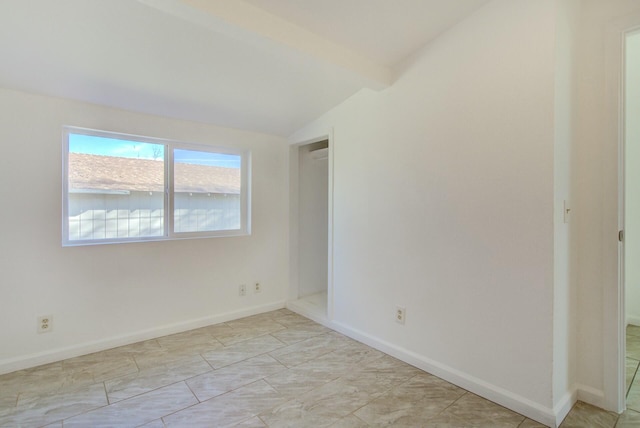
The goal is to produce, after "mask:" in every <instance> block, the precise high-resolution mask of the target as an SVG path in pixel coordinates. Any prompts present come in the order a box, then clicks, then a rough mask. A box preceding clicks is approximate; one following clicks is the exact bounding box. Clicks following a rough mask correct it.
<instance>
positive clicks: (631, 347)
mask: <svg viewBox="0 0 640 428" xmlns="http://www.w3.org/2000/svg"><path fill="white" fill-rule="evenodd" d="M627 358H633V359H634V360H640V336H630V335H627Z"/></svg>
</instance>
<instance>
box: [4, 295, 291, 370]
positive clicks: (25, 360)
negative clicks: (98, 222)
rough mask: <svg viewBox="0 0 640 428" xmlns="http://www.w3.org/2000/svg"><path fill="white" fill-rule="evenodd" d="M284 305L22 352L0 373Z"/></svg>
mask: <svg viewBox="0 0 640 428" xmlns="http://www.w3.org/2000/svg"><path fill="white" fill-rule="evenodd" d="M284 307H285V302H284V301H281V302H275V303H269V304H266V305H260V306H252V307H249V308H245V309H240V310H237V311H231V312H226V313H223V314H219V315H212V316H208V317H203V318H196V319H192V320H188V321H181V322H178V323H174V324H168V325H163V326H160V327H154V328H151V329H147V330H141V331H137V332H133V333H130V334H125V335H121V336H115V337H110V338H107V339H101V340H96V341H91V342H86V343H81V344H78V345H73V346H69V347H65V348H58V349H53V350H50V351H45V352H39V353H36V354H31V355H26V356H24V357H16V358H9V359H5V360H0V375H1V374H5V373H11V372H14V371H16V370H22V369H28V368H31V367H36V366H40V365H42V364H49V363H54V362H56V361H60V360H65V359H67V358H73V357H78V356H80V355H86V354H91V353H93V352H99V351H104V350H106V349H111V348H116V347H118V346H124V345H130V344H132V343H136V342H140V341H143V340H149V339H155V338H157V337H162V336H166V335H168V334H175V333H181V332H183V331H187V330H193V329H195V328H200V327H206V326H208V325H213V324H218V323H221V322H225V321H231V320H235V319H238V318H244V317H248V316H251V315H257V314H261V313H264V312H269V311H274V310H277V309H282V308H284Z"/></svg>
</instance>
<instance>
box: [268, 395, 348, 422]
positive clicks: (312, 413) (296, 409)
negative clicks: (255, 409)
mask: <svg viewBox="0 0 640 428" xmlns="http://www.w3.org/2000/svg"><path fill="white" fill-rule="evenodd" d="M341 418H342V416H340V414H338V413H331V412H330V409H327V407H326V406H322V407H318V408H312V407H310V406H307V405H305V404H304V403H303V402H301V401H299V400H292V401H288V402H286V403H284V404H282V405H280V406H277V407H275V408H273V409H271V410H268V411H266V412H264V413H262V414H261V415H260V419H262V420H263V421H265V423H266V424H267V426H269V427H270V428H284V427H286V428H298V427H314V428H322V427H328V426H331V425H333V424H334V423H336V422H338V421H339V420H340V419H341Z"/></svg>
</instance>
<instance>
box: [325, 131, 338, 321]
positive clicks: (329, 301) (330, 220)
mask: <svg viewBox="0 0 640 428" xmlns="http://www.w3.org/2000/svg"><path fill="white" fill-rule="evenodd" d="M327 139H328V140H329V194H328V195H327V200H328V210H329V213H328V218H327V233H328V239H327V252H328V254H327V260H328V263H327V318H328V319H329V320H333V308H334V304H333V296H334V290H333V284H334V281H333V253H334V251H333V212H334V211H333V192H334V183H335V180H334V170H333V165H334V163H333V162H334V156H335V152H336V149H335V139H334V137H333V128H331V129H330V130H329V133H328V135H327Z"/></svg>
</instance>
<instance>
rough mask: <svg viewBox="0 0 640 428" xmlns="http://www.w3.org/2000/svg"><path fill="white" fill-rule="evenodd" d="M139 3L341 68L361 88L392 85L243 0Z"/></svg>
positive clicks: (362, 62)
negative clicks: (357, 82) (351, 75)
mask: <svg viewBox="0 0 640 428" xmlns="http://www.w3.org/2000/svg"><path fill="white" fill-rule="evenodd" d="M138 1H139V2H141V3H144V4H146V5H148V6H151V7H154V8H156V9H159V10H162V11H163V12H165V13H169V14H172V15H174V16H178V17H180V18H182V19H186V20H189V21H191V22H194V23H196V24H199V25H202V26H205V27H207V28H208V29H210V30H213V31H216V32H218V33H222V34H225V35H227V36H230V37H234V38H236V39H240V40H243V41H245V42H247V43H249V44H252V45H254V46H257V47H259V48H261V49H265V50H269V49H272V50H274V51H276V52H280V53H281V52H282V51H283V49H285V50H289V51H293V52H295V53H296V54H297V55H304V56H306V57H311V58H313V59H315V60H318V61H322V62H323V63H328V64H331V65H333V66H337V67H340V68H341V69H343V70H346V71H348V72H350V73H353V74H354V75H356V76H357V77H358V78H359V79H360V80H361V81H362V85H363V87H367V88H370V89H374V90H381V89H384V88H386V87H388V86H390V85H391V84H392V83H393V72H392V71H391V69H389V68H388V67H386V66H383V65H380V64H377V63H375V62H373V61H372V60H370V59H369V58H366V57H365V56H363V55H361V54H359V53H357V52H354V51H352V50H349V49H347V48H346V47H344V46H342V45H339V44H337V43H334V42H332V41H330V40H327V39H325V38H323V37H321V36H319V35H318V34H316V33H313V32H311V31H309V30H306V29H305V28H302V27H299V26H297V25H295V24H292V23H291V22H289V21H287V20H284V19H282V18H280V17H278V16H275V15H272V14H270V13H268V12H266V11H264V10H262V9H260V8H258V7H255V6H253V5H251V4H248V3H245V2H244V1H242V0H232V1H230V0H138Z"/></svg>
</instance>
